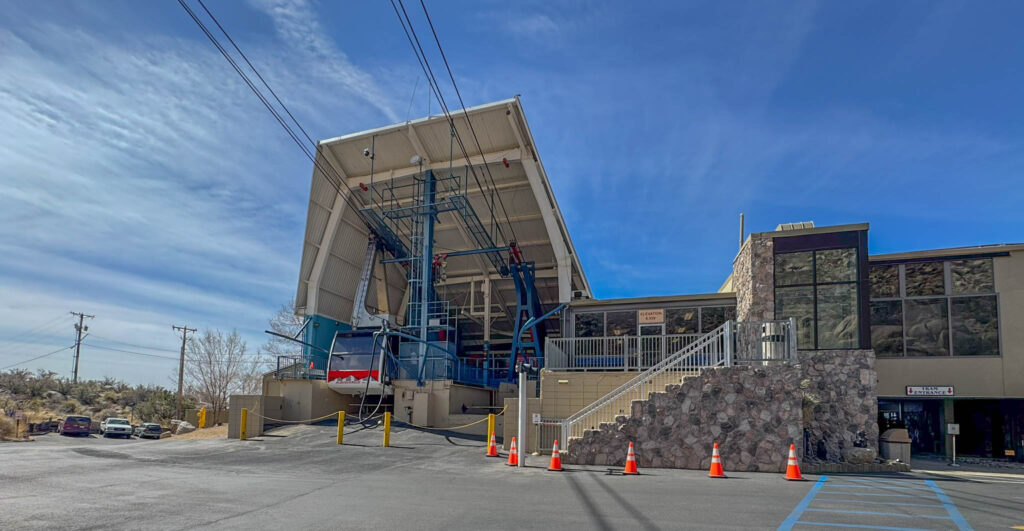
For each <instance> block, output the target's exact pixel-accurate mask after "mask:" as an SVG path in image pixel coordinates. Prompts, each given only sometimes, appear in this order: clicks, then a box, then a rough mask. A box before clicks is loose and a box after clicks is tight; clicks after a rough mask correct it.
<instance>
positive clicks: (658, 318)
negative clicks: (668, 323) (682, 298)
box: [637, 310, 665, 324]
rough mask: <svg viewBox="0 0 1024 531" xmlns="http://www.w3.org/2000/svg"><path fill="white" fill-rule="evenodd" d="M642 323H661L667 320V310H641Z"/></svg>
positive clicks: (640, 318)
mask: <svg viewBox="0 0 1024 531" xmlns="http://www.w3.org/2000/svg"><path fill="white" fill-rule="evenodd" d="M637 313H638V314H639V315H638V316H637V317H638V319H639V321H640V324H661V323H664V322H665V310H639V311H638V312H637Z"/></svg>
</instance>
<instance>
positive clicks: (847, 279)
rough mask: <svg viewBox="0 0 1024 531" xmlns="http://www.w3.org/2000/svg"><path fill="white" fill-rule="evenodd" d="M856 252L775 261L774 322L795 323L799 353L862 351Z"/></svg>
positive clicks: (820, 253) (802, 254)
mask: <svg viewBox="0 0 1024 531" xmlns="http://www.w3.org/2000/svg"><path fill="white" fill-rule="evenodd" d="M858 276H859V275H858V267H857V249H856V248H853V247H849V248H842V249H824V250H817V251H802V252H795V253H781V254H777V255H775V316H776V318H778V319H788V318H790V317H792V318H794V319H796V323H797V346H798V347H799V348H801V349H852V348H860V319H859V311H858V308H859V305H858V300H859V288H858V281H857V278H858Z"/></svg>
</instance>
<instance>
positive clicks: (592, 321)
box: [576, 312, 604, 337]
mask: <svg viewBox="0 0 1024 531" xmlns="http://www.w3.org/2000/svg"><path fill="white" fill-rule="evenodd" d="M603 336H604V312H592V313H578V314H576V337H603Z"/></svg>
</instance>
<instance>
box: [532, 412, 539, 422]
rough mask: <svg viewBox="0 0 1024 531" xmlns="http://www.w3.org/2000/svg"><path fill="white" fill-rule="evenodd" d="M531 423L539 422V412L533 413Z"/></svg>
mask: <svg viewBox="0 0 1024 531" xmlns="http://www.w3.org/2000/svg"><path fill="white" fill-rule="evenodd" d="M533 423H534V424H540V413H534V414H533Z"/></svg>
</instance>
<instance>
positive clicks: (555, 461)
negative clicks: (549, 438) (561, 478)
mask: <svg viewBox="0 0 1024 531" xmlns="http://www.w3.org/2000/svg"><path fill="white" fill-rule="evenodd" d="M548 470H552V471H555V472H561V471H562V456H560V455H558V439H555V445H554V446H553V447H551V464H550V465H548Z"/></svg>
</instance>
